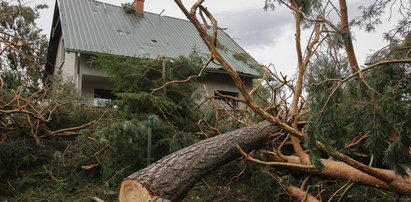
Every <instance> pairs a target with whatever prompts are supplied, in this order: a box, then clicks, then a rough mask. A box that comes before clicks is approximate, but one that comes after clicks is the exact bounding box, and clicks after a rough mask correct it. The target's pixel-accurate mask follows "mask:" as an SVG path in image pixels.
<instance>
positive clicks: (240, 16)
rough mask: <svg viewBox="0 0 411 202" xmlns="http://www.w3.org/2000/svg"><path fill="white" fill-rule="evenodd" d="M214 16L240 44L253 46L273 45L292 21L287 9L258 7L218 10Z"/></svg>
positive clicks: (220, 25)
mask: <svg viewBox="0 0 411 202" xmlns="http://www.w3.org/2000/svg"><path fill="white" fill-rule="evenodd" d="M215 16H216V19H217V20H218V22H219V27H223V28H228V29H227V30H226V32H227V33H228V34H229V35H230V36H231V37H232V38H234V39H235V40H236V41H237V42H238V43H239V44H240V45H242V46H247V47H253V48H255V47H261V46H266V45H274V44H275V43H276V40H277V39H278V38H279V37H280V36H281V34H282V33H283V32H284V31H285V30H286V29H288V28H290V25H292V22H293V17H292V15H291V14H290V12H289V11H287V10H284V9H277V10H275V11H274V12H273V11H264V10H263V9H262V8H259V7H254V8H248V9H244V10H230V11H225V12H219V13H216V14H215Z"/></svg>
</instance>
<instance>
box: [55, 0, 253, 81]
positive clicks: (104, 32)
mask: <svg viewBox="0 0 411 202" xmlns="http://www.w3.org/2000/svg"><path fill="white" fill-rule="evenodd" d="M130 1H131V0H130ZM58 9H59V12H60V20H61V27H62V31H63V37H64V44H65V49H66V51H72V52H86V53H110V54H114V55H122V56H132V57H136V56H137V57H138V56H145V57H149V58H157V57H158V56H167V57H170V58H175V57H178V56H181V55H182V56H188V55H189V54H190V53H191V52H192V51H193V48H194V47H196V48H197V49H198V51H199V52H200V53H202V54H205V55H206V54H209V50H208V49H207V46H206V45H205V43H204V42H203V41H202V39H201V38H200V36H199V34H198V32H197V30H196V29H195V27H194V26H193V25H192V24H191V22H189V21H187V20H182V19H178V18H173V17H168V16H162V15H158V14H153V13H149V12H145V14H144V15H138V14H127V13H125V11H124V10H123V8H122V7H119V6H115V5H111V4H107V3H102V2H98V1H94V0H58ZM218 41H219V43H220V44H221V45H222V46H223V47H225V48H227V49H228V50H229V51H227V50H225V51H224V50H222V51H221V53H222V55H223V57H225V59H226V60H227V61H228V62H229V63H230V64H231V65H232V66H233V67H234V68H235V69H236V70H237V71H238V72H240V73H242V74H245V75H249V76H258V75H259V74H258V72H257V71H256V70H255V69H253V68H251V67H250V66H249V65H248V64H247V63H245V62H243V61H240V60H237V59H235V58H234V56H233V54H232V53H231V52H235V53H243V54H244V53H246V52H245V51H244V50H243V49H242V48H241V47H240V46H239V45H238V44H237V43H236V42H235V41H234V40H233V39H232V38H231V37H230V36H228V34H226V33H225V32H224V31H223V30H219V31H218ZM208 70H210V71H220V70H222V67H221V66H218V65H216V64H210V65H209V67H208Z"/></svg>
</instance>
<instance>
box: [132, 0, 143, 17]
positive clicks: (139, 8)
mask: <svg viewBox="0 0 411 202" xmlns="http://www.w3.org/2000/svg"><path fill="white" fill-rule="evenodd" d="M131 6H132V7H133V10H134V12H135V13H137V14H144V0H134V2H133V4H132V5H131Z"/></svg>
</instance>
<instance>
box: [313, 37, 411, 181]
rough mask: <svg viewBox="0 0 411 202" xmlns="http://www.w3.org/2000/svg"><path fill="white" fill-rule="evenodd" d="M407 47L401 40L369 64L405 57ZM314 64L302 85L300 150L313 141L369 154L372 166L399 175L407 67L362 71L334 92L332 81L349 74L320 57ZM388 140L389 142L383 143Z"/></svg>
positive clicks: (406, 138)
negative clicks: (305, 105) (305, 112)
mask: <svg viewBox="0 0 411 202" xmlns="http://www.w3.org/2000/svg"><path fill="white" fill-rule="evenodd" d="M409 43H410V38H406V39H405V40H404V42H402V43H401V44H400V45H399V47H398V45H394V46H392V47H391V49H390V51H388V52H389V54H384V52H380V53H379V54H376V55H375V56H374V59H373V61H376V60H384V59H398V58H405V57H407V53H405V51H402V49H401V48H400V47H404V46H406V45H407V44H409ZM315 65H316V67H318V68H316V69H314V70H313V71H312V72H311V75H310V78H309V85H308V93H309V104H310V107H311V109H312V116H311V118H310V119H311V121H312V122H311V123H312V124H310V125H309V127H308V134H309V136H308V138H307V141H306V147H308V148H313V145H312V140H317V141H321V142H323V143H324V144H325V145H326V146H327V147H328V148H332V149H336V150H339V151H341V152H344V153H349V154H350V153H352V152H358V151H359V152H365V153H369V155H370V156H371V155H372V156H374V159H375V161H374V165H375V166H383V167H384V166H385V167H388V168H391V169H395V170H396V171H397V172H398V173H399V174H401V175H405V174H406V172H405V170H406V169H407V168H409V167H410V166H411V164H410V162H411V158H410V156H409V155H408V154H407V153H409V151H408V150H409V149H408V148H409V146H410V137H411V131H410V128H409V125H410V123H411V97H410V93H409V92H411V88H410V86H411V85H410V79H409V73H410V66H409V64H388V65H383V66H379V67H375V68H373V69H371V70H369V71H367V72H365V73H363V75H362V78H358V77H357V78H354V79H353V80H351V81H349V82H346V83H344V84H343V85H341V86H340V87H339V88H338V90H336V91H335V92H334V89H336V88H337V87H338V85H339V83H338V82H336V81H335V79H339V78H344V77H346V76H348V75H349V74H350V72H348V70H347V69H345V68H339V67H338V66H336V65H335V62H333V61H331V60H330V59H327V58H326V57H323V59H322V60H317V61H315ZM341 66H342V67H346V65H341ZM327 79H328V80H327ZM330 79H334V80H330ZM332 92H334V94H332ZM363 135H367V136H368V137H367V138H366V140H365V142H364V144H358V145H356V146H354V147H352V148H346V145H348V144H350V143H352V141H353V139H354V140H355V139H358V138H360V137H361V136H363ZM393 137H394V138H393ZM396 137H398V138H396ZM390 139H391V141H393V142H388V140H390ZM311 155H312V157H314V158H313V159H318V158H319V157H320V154H319V153H318V152H317V153H316V152H313V153H312V154H311ZM365 163H368V162H365Z"/></svg>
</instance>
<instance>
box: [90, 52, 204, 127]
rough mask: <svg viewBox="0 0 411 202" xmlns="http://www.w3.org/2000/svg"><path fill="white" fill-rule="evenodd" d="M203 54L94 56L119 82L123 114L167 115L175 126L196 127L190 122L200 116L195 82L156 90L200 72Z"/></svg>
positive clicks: (95, 60)
mask: <svg viewBox="0 0 411 202" xmlns="http://www.w3.org/2000/svg"><path fill="white" fill-rule="evenodd" d="M202 61H203V60H202V58H200V57H199V56H198V55H195V53H194V54H192V55H191V56H190V57H189V58H186V57H178V58H176V59H166V58H164V59H158V60H153V59H149V58H130V57H119V56H113V55H98V56H97V57H94V58H93V59H92V62H93V63H95V64H96V66H97V68H99V69H102V70H104V71H105V72H106V73H107V74H109V75H110V77H111V79H112V81H113V82H114V84H115V89H114V92H115V95H116V96H117V97H118V100H117V102H116V104H117V105H118V108H119V110H120V111H121V112H122V113H123V115H124V116H125V117H126V118H128V119H130V118H134V117H137V118H138V119H140V120H143V119H144V118H145V117H148V116H149V115H150V114H156V115H158V116H159V117H163V116H165V117H167V118H166V119H165V120H164V121H168V122H169V123H171V124H172V125H173V126H174V127H176V128H177V129H179V130H181V129H184V130H191V131H192V130H194V127H187V123H188V122H191V123H194V122H196V121H197V120H198V112H197V111H195V110H193V108H194V106H195V105H196V104H195V100H194V96H195V94H194V91H195V90H196V88H195V86H194V85H193V84H192V83H182V84H178V85H169V86H167V87H165V88H163V89H161V90H159V91H157V92H155V93H152V89H154V88H158V87H160V86H162V85H163V84H165V83H166V82H168V81H172V80H183V79H186V78H187V77H189V76H191V75H194V74H197V72H198V71H199V68H200V65H201V62H202Z"/></svg>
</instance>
